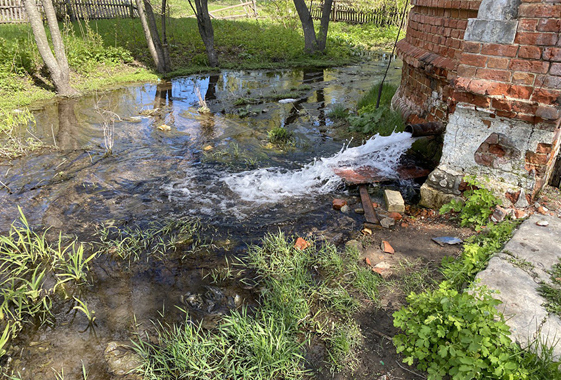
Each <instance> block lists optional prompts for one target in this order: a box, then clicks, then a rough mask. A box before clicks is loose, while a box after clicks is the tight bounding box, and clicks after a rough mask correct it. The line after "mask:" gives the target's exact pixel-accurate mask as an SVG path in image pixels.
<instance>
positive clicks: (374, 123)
mask: <svg viewBox="0 0 561 380" xmlns="http://www.w3.org/2000/svg"><path fill="white" fill-rule="evenodd" d="M379 87H380V84H375V85H374V86H373V87H372V89H371V90H370V91H369V92H368V93H366V95H364V96H363V97H362V98H361V99H360V100H359V101H358V103H357V110H358V111H357V113H358V115H356V116H349V117H348V120H349V123H350V125H351V126H350V129H351V131H354V132H361V133H364V134H373V133H378V134H380V135H381V136H389V135H391V134H392V132H394V131H395V132H402V131H403V130H404V129H405V124H404V122H403V118H402V117H401V114H400V113H399V111H394V110H392V109H391V99H392V97H393V95H394V94H395V92H396V90H397V86H394V85H389V84H384V85H383V87H382V96H381V98H380V105H379V107H378V108H376V102H377V100H378V91H379Z"/></svg>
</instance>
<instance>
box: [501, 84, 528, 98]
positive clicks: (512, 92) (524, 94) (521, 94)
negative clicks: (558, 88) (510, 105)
mask: <svg viewBox="0 0 561 380" xmlns="http://www.w3.org/2000/svg"><path fill="white" fill-rule="evenodd" d="M533 90H534V88H533V87H529V86H514V85H513V86H510V88H509V89H508V92H507V94H508V96H510V97H511V98H517V99H526V100H527V99H530V96H531V95H532V91H533Z"/></svg>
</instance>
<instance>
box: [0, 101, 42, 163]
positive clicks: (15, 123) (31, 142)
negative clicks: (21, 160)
mask: <svg viewBox="0 0 561 380" xmlns="http://www.w3.org/2000/svg"><path fill="white" fill-rule="evenodd" d="M29 125H35V117H34V116H33V114H32V113H31V112H30V111H29V110H28V109H27V108H24V109H22V110H13V111H3V110H2V109H0V159H2V158H6V159H13V158H16V157H18V156H20V155H23V154H26V153H28V152H29V151H33V150H36V149H39V148H41V147H43V143H42V142H41V141H40V140H38V139H36V138H35V137H33V136H29V137H27V138H26V137H22V136H21V133H19V131H17V129H18V128H19V127H22V126H29Z"/></svg>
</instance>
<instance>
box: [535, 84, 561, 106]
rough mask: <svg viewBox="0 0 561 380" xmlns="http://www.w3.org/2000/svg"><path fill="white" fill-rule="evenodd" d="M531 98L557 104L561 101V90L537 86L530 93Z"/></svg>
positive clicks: (540, 101) (544, 102)
mask: <svg viewBox="0 0 561 380" xmlns="http://www.w3.org/2000/svg"><path fill="white" fill-rule="evenodd" d="M532 100H533V101H535V102H538V103H543V104H554V103H558V104H559V103H561V90H546V89H543V88H537V89H536V90H535V91H534V95H532Z"/></svg>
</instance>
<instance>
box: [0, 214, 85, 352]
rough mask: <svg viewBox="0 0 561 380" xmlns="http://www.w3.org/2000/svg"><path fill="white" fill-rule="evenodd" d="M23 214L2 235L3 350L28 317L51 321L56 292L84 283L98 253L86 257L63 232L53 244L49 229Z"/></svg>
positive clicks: (0, 343)
mask: <svg viewBox="0 0 561 380" xmlns="http://www.w3.org/2000/svg"><path fill="white" fill-rule="evenodd" d="M20 214H21V217H20V221H19V223H18V224H16V223H14V224H13V225H12V228H11V229H10V231H9V233H8V235H0V271H1V276H0V280H1V284H0V299H1V300H2V301H1V304H0V317H1V318H0V323H1V324H3V328H4V330H3V331H4V333H3V335H2V338H1V339H0V352H1V351H2V350H3V348H2V347H3V346H4V345H5V344H6V342H7V339H8V338H7V337H8V336H10V337H11V338H13V337H15V336H17V334H18V333H19V331H21V329H22V328H23V326H24V323H26V322H27V321H30V320H34V319H35V318H38V320H39V321H40V322H41V323H45V322H48V320H49V317H50V313H51V308H52V297H54V295H55V292H56V291H57V290H59V289H60V290H61V291H62V292H63V293H64V294H66V292H67V286H68V285H70V284H77V285H79V284H82V283H84V282H85V281H86V276H87V271H88V269H89V263H90V261H91V260H93V258H94V257H95V254H92V255H90V256H87V257H86V256H85V255H84V247H83V245H82V244H78V243H77V242H76V241H75V240H72V241H70V242H68V241H66V240H65V239H63V237H62V235H59V238H58V242H57V243H56V244H55V245H52V244H50V243H49V242H48V241H47V238H46V232H43V233H41V234H40V233H38V232H35V231H33V230H32V229H31V227H30V226H29V223H28V222H27V219H26V218H25V216H24V215H23V212H22V211H21V209H20ZM4 324H5V325H4Z"/></svg>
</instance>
